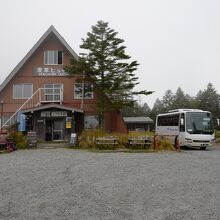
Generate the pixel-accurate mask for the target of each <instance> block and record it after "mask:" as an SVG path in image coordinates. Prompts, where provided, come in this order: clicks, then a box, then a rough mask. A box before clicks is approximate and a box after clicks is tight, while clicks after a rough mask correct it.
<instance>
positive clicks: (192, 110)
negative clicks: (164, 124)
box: [168, 108, 204, 113]
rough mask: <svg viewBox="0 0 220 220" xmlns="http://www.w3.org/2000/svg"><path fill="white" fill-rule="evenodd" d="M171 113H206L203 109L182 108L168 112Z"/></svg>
mask: <svg viewBox="0 0 220 220" xmlns="http://www.w3.org/2000/svg"><path fill="white" fill-rule="evenodd" d="M168 112H169V113H170V112H204V111H203V110H201V109H190V108H189V109H185V108H180V109H173V110H170V111H168Z"/></svg>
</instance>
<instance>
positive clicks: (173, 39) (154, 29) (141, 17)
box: [0, 0, 220, 107]
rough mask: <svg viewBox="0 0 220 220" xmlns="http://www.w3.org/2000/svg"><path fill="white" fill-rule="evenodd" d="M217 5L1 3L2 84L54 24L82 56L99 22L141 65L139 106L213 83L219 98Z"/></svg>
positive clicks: (209, 0)
mask: <svg viewBox="0 0 220 220" xmlns="http://www.w3.org/2000/svg"><path fill="white" fill-rule="evenodd" d="M219 11H220V1H218V0H137V1H132V0H111V1H103V0H93V1H90V0H87V1H86V0H81V1H75V0H62V1H58V0H37V1H36V0H19V1H15V0H0V30H1V34H0V39H1V40H0V48H1V53H0V60H1V62H0V83H2V82H3V80H4V79H5V77H6V76H7V75H8V74H9V73H10V72H11V71H12V70H13V68H14V67H15V66H16V65H17V64H18V63H19V62H20V61H21V59H23V57H24V56H25V55H26V54H27V52H28V51H29V50H30V49H31V48H32V47H33V46H34V44H35V43H36V42H37V41H38V40H39V38H40V37H41V36H42V35H43V34H44V32H45V31H46V30H47V29H48V28H49V27H50V25H54V27H55V28H56V29H57V31H58V32H59V33H60V34H61V35H62V36H63V37H64V39H65V40H66V41H67V42H68V44H69V45H70V46H71V47H72V49H73V50H74V51H75V52H76V53H77V54H78V53H79V52H80V48H79V45H80V44H81V43H82V40H81V38H85V37H86V33H87V32H89V31H91V26H92V25H95V24H96V23H97V21H98V20H103V21H105V22H109V27H110V28H113V29H114V30H115V31H117V32H118V33H119V35H118V36H119V37H120V38H122V39H124V40H125V43H124V45H125V46H126V47H127V49H126V52H127V53H128V54H129V55H130V56H131V57H132V60H137V61H138V62H139V63H140V66H139V69H138V71H137V75H138V77H139V81H140V85H139V86H138V87H137V89H147V90H154V91H155V93H154V94H153V95H150V96H147V97H141V99H140V101H142V102H147V103H148V104H149V106H150V107H152V106H153V104H154V102H155V100H156V98H161V97H162V96H163V95H164V93H165V91H166V90H167V89H171V90H172V91H173V92H176V90H177V88H178V87H181V88H182V89H183V91H184V92H186V93H188V94H189V95H191V96H195V95H196V93H197V92H198V91H199V90H203V89H205V88H206V86H207V84H208V83H209V82H211V83H212V84H213V86H214V88H216V89H217V91H218V92H219V93H220V77H219V73H220V62H219V61H220V25H219V23H220V13H219Z"/></svg>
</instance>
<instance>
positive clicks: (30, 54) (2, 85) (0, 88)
mask: <svg viewBox="0 0 220 220" xmlns="http://www.w3.org/2000/svg"><path fill="white" fill-rule="evenodd" d="M51 33H54V34H55V36H56V37H57V38H58V39H59V40H60V41H61V43H62V44H63V45H64V46H65V47H66V49H67V50H68V51H69V53H70V54H71V55H72V56H73V57H74V58H76V59H78V55H77V54H76V53H75V52H74V50H73V49H72V48H71V47H70V46H69V44H68V43H67V42H66V41H65V39H64V38H63V37H62V36H61V35H60V34H59V33H58V31H57V30H56V29H55V27H54V26H53V25H51V26H50V27H49V28H48V30H47V31H46V32H45V33H44V34H43V36H42V37H41V38H40V39H39V40H38V41H37V43H36V44H35V45H34V46H33V47H32V48H31V50H30V51H29V52H28V53H27V54H26V55H25V57H24V58H23V59H22V60H21V61H20V62H19V63H18V65H17V66H16V67H15V68H14V69H13V70H12V72H11V73H10V74H9V75H8V76H7V77H6V79H5V80H4V81H3V83H2V84H1V85H0V92H1V91H2V90H3V89H4V88H5V86H6V85H7V84H8V83H9V82H10V80H11V79H12V78H13V77H14V76H15V75H16V73H17V72H18V71H19V70H20V69H21V68H22V67H23V66H24V64H25V63H26V62H27V61H28V59H29V58H30V57H31V56H32V55H33V54H34V53H35V51H36V50H37V49H38V48H39V47H40V45H41V44H42V43H43V42H44V40H45V39H46V38H47V37H48V36H49V34H51Z"/></svg>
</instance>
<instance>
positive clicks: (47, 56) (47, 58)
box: [44, 50, 63, 65]
mask: <svg viewBox="0 0 220 220" xmlns="http://www.w3.org/2000/svg"><path fill="white" fill-rule="evenodd" d="M44 64H45V65H58V64H63V52H62V51H58V50H45V51H44Z"/></svg>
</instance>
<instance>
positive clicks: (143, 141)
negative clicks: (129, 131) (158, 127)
mask: <svg viewBox="0 0 220 220" xmlns="http://www.w3.org/2000/svg"><path fill="white" fill-rule="evenodd" d="M150 145H151V140H150V138H149V137H146V136H137V137H128V147H131V146H143V147H144V148H146V147H150Z"/></svg>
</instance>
